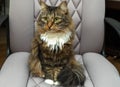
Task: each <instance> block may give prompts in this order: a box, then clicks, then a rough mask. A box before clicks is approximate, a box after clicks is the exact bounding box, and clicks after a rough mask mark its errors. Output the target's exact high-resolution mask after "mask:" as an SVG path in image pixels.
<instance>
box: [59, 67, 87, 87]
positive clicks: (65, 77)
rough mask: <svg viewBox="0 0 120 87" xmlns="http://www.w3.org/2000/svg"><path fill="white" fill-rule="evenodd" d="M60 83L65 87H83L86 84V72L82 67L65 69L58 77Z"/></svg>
mask: <svg viewBox="0 0 120 87" xmlns="http://www.w3.org/2000/svg"><path fill="white" fill-rule="evenodd" d="M57 79H58V81H59V82H60V84H61V85H62V86H64V87H77V86H78V85H79V86H80V85H81V86H83V85H84V82H85V79H86V78H85V75H84V70H83V68H82V67H81V66H76V67H73V68H69V67H67V66H66V67H65V68H64V69H63V70H61V72H60V74H59V75H58V78H57Z"/></svg>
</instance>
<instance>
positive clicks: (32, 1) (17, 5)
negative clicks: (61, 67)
mask: <svg viewBox="0 0 120 87" xmlns="http://www.w3.org/2000/svg"><path fill="white" fill-rule="evenodd" d="M45 1H46V3H47V4H48V5H54V6H56V5H58V4H59V3H60V2H61V1H62V0H45ZM66 1H67V2H68V8H69V11H70V14H71V16H72V18H73V20H74V23H75V29H76V36H75V40H74V50H75V53H77V54H82V53H85V52H100V51H101V49H102V45H103V40H104V15H105V0H66ZM39 11H40V6H39V4H38V0H11V1H10V10H9V25H10V48H11V51H12V52H17V51H30V48H31V41H32V38H33V36H34V31H35V27H34V22H35V18H36V16H37V14H38V12H39Z"/></svg>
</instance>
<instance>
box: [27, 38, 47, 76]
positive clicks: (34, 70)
mask: <svg viewBox="0 0 120 87" xmlns="http://www.w3.org/2000/svg"><path fill="white" fill-rule="evenodd" d="M38 46H39V43H38V41H37V40H36V39H35V38H34V40H33V42H32V50H31V55H30V58H29V69H30V73H31V74H32V75H33V76H36V77H45V74H44V72H43V71H42V66H41V61H40V60H39V58H38V52H39V49H38V48H39V47H38Z"/></svg>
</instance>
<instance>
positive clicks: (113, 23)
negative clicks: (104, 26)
mask: <svg viewBox="0 0 120 87" xmlns="http://www.w3.org/2000/svg"><path fill="white" fill-rule="evenodd" d="M105 22H107V23H108V24H109V25H110V26H111V27H113V28H114V29H115V31H116V32H117V33H118V35H119V37H120V22H119V21H117V20H115V19H113V18H108V17H107V18H105Z"/></svg>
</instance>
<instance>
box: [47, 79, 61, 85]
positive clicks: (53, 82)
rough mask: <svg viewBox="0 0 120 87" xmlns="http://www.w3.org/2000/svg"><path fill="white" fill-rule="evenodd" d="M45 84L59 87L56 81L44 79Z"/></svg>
mask: <svg viewBox="0 0 120 87" xmlns="http://www.w3.org/2000/svg"><path fill="white" fill-rule="evenodd" d="M45 83H47V84H50V85H60V83H59V82H58V81H53V80H51V79H46V80H45Z"/></svg>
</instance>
